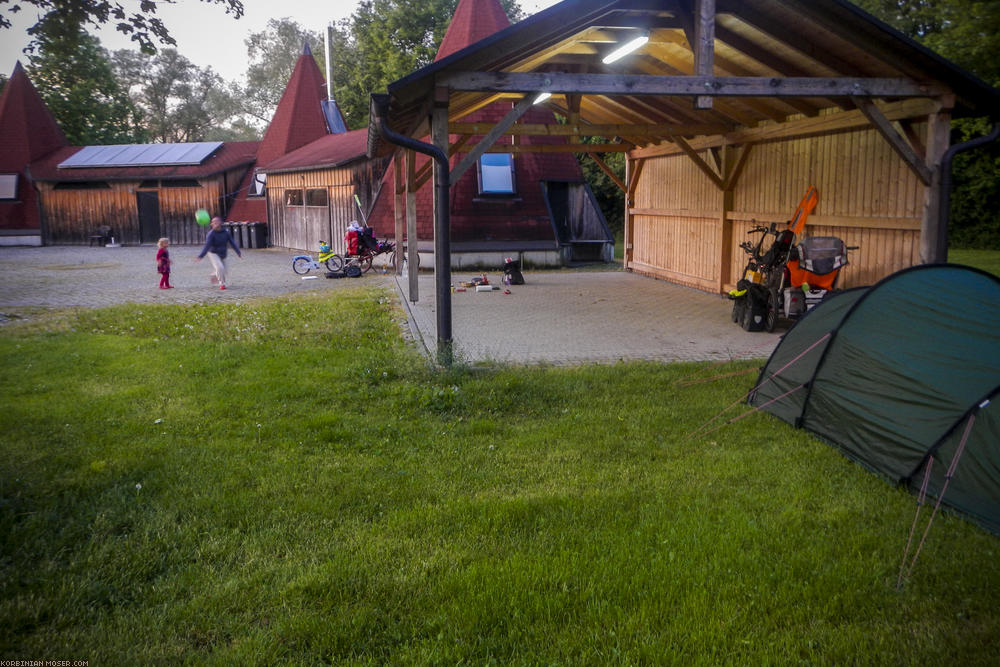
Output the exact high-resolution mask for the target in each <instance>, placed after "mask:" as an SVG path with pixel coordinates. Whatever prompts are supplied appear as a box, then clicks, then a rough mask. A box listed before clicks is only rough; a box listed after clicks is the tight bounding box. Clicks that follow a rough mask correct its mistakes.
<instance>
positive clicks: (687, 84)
mask: <svg viewBox="0 0 1000 667" xmlns="http://www.w3.org/2000/svg"><path fill="white" fill-rule="evenodd" d="M439 83H440V85H443V86H446V87H448V88H450V89H451V90H453V91H466V92H482V93H487V92H493V93H497V92H518V93H533V92H534V93H538V92H542V91H548V92H551V93H581V94H584V95H681V96H697V95H711V96H713V97H838V96H839V97H939V96H942V95H946V94H947V93H948V91H947V90H945V88H944V87H943V86H941V85H940V84H935V83H922V82H918V81H913V80H911V79H904V78H863V77H862V78H858V77H783V78H782V77H739V76H735V77H734V76H650V75H645V74H632V75H615V74H565V73H560V72H542V73H534V72H524V73H517V74H515V73H510V72H456V73H454V74H451V75H447V76H444V77H442V80H441V81H440V82H439Z"/></svg>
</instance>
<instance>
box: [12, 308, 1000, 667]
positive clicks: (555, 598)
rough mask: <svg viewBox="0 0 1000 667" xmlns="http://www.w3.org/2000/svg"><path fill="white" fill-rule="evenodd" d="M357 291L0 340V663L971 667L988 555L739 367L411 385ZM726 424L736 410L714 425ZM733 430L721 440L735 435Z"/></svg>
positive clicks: (990, 590)
mask: <svg viewBox="0 0 1000 667" xmlns="http://www.w3.org/2000/svg"><path fill="white" fill-rule="evenodd" d="M402 319H403V316H402V314H401V313H400V312H399V311H398V309H397V306H396V305H395V301H394V300H392V299H391V298H390V297H389V295H388V294H386V293H384V292H380V291H374V290H368V289H363V288H358V289H354V290H344V291H341V290H338V291H336V292H335V293H332V295H318V296H317V295H300V296H297V297H294V298H292V297H289V298H280V299H272V300H267V301H260V302H257V303H253V304H245V305H216V306H212V305H206V306H199V307H177V306H152V305H147V306H123V307H115V308H109V309H101V310H92V311H79V312H72V313H61V314H57V315H55V316H52V317H50V318H40V319H37V320H32V321H24V322H15V323H10V324H7V325H5V326H4V327H2V328H0V363H2V366H0V367H2V369H3V372H2V375H0V428H2V432H3V434H4V438H3V445H2V447H3V455H2V457H0V590H2V595H0V658H2V659H4V660H9V659H27V660H43V659H59V660H89V661H90V664H91V665H112V664H115V665H119V664H150V663H159V664H163V663H166V664H176V663H186V664H218V665H230V664H247V665H274V664H324V663H351V664H356V663H361V664H366V663H386V662H389V663H400V664H411V663H418V664H425V663H429V664H439V663H451V664H454V663H459V662H468V663H475V664H481V663H504V664H506V663H520V664H536V663H537V664H595V665H596V664H608V663H612V664H678V665H688V664H692V663H694V664H706V665H709V664H710V665H716V664H734V665H756V664H788V663H808V664H934V663H945V662H947V663H950V664H961V665H976V664H979V665H986V664H996V660H997V655H1000V608H998V606H997V591H998V590H1000V557H998V555H1000V542H998V538H997V537H996V536H993V535H990V534H987V533H985V532H983V531H982V530H980V529H979V528H977V527H975V526H973V525H971V524H969V523H967V522H966V521H963V520H961V519H959V518H957V517H955V516H952V515H949V514H945V515H941V516H939V517H938V519H937V520H936V521H935V523H934V526H933V529H932V531H931V533H930V536H929V538H928V539H927V542H926V544H925V545H924V547H923V550H922V552H921V555H920V560H919V562H918V563H917V566H916V569H915V571H914V573H913V576H912V578H911V579H910V580H909V581H908V582H907V583H906V584H905V586H904V587H903V588H902V589H901V590H897V587H896V579H897V573H898V570H899V565H900V560H901V557H902V551H903V547H904V545H905V543H906V539H907V535H908V533H909V530H910V525H911V521H912V519H913V513H914V510H915V500H914V498H913V497H912V496H910V495H909V494H908V493H906V492H905V491H902V490H899V489H896V488H893V487H892V486H890V485H889V484H887V483H886V482H884V481H883V480H882V479H880V478H878V477H876V476H874V475H872V474H870V473H868V472H867V471H865V470H863V469H862V468H860V467H859V466H857V465H855V464H853V463H851V462H849V461H848V460H846V459H845V458H843V457H842V456H841V455H840V454H838V453H837V452H836V451H834V450H833V449H832V448H830V447H828V446H827V445H825V444H822V443H820V442H818V441H816V440H814V439H813V438H811V437H809V436H807V435H806V434H804V433H803V432H800V431H796V430H794V429H792V428H790V427H788V426H786V425H785V424H783V423H781V422H779V421H777V420H776V419H773V418H770V417H768V416H766V415H754V416H752V417H750V418H747V419H744V420H741V421H738V422H736V423H734V424H732V425H729V426H726V427H725V428H723V429H720V430H717V431H714V432H712V433H710V434H708V435H707V436H705V437H702V438H695V439H690V440H686V439H685V436H686V435H687V434H688V433H690V432H691V431H693V430H694V429H696V428H697V427H699V426H700V425H702V424H703V423H705V422H706V421H707V420H709V419H710V418H712V417H713V416H714V415H716V414H717V413H718V412H719V411H720V410H722V409H724V408H725V407H726V406H728V405H730V404H732V403H733V402H734V401H736V400H737V399H738V398H739V397H740V396H741V395H743V394H744V393H745V392H746V391H747V389H748V388H749V386H750V384H751V383H752V382H753V378H754V375H753V374H752V373H751V374H749V375H734V376H731V377H728V378H726V379H722V380H718V381H715V382H707V383H702V384H693V385H689V386H682V385H681V384H678V381H679V380H683V379H685V378H691V377H706V376H712V375H717V374H724V373H733V372H736V371H739V370H748V369H753V368H754V367H755V366H756V365H759V364H754V363H745V362H744V363H734V364H729V365H725V366H721V367H719V366H716V367H712V366H709V365H708V364H702V365H698V364H650V363H629V364H619V365H613V366H581V367H575V368H549V367H532V368H512V367H499V368H492V369H486V370H483V369H468V368H456V369H453V370H449V371H443V370H438V369H433V368H429V367H428V366H427V365H426V363H425V362H424V361H423V359H422V358H421V357H419V356H418V355H416V354H415V353H414V352H413V351H412V350H411V348H410V347H408V346H407V344H406V343H405V342H404V340H403V338H402V336H401V334H400V331H401V327H400V323H401V320H402ZM738 409H740V408H738ZM731 414H735V411H734V412H733V413H731Z"/></svg>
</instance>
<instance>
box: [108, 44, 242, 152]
mask: <svg viewBox="0 0 1000 667" xmlns="http://www.w3.org/2000/svg"><path fill="white" fill-rule="evenodd" d="M112 60H113V63H114V67H115V71H116V72H117V73H118V76H119V78H120V79H121V80H122V81H123V82H124V83H125V84H126V85H127V87H128V90H129V94H130V95H131V97H132V100H133V102H134V103H135V104H136V106H138V107H139V108H140V109H142V111H143V113H144V116H145V119H146V124H145V128H146V132H147V133H148V135H149V138H150V139H151V140H152V141H157V142H165V143H169V142H187V141H207V140H219V137H220V136H221V137H226V136H227V134H228V133H227V128H226V127H225V126H226V124H227V123H229V122H230V121H232V120H233V119H234V117H235V116H238V113H239V110H238V108H237V105H236V102H235V101H234V100H233V98H232V96H231V95H230V94H229V92H228V91H227V89H226V87H225V86H224V85H223V81H222V78H221V77H220V76H219V75H218V74H216V73H215V71H214V70H212V68H211V67H206V68H204V69H202V68H199V67H197V66H196V65H194V64H193V63H192V62H191V61H190V60H188V59H187V58H185V57H184V56H182V55H181V54H179V53H178V52H177V50H176V49H162V50H161V51H160V52H159V53H157V54H156V55H149V54H145V53H140V52H138V51H130V50H128V49H121V50H119V51H115V53H114V55H113V57H112ZM237 127H238V126H237ZM230 129H232V128H230Z"/></svg>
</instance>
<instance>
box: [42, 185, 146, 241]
mask: <svg viewBox="0 0 1000 667" xmlns="http://www.w3.org/2000/svg"><path fill="white" fill-rule="evenodd" d="M135 185H136V184H135V183H112V184H111V189H110V190H55V189H53V188H52V184H51V183H38V189H39V191H40V195H41V196H40V197H39V199H40V202H41V208H42V234H43V236H42V242H43V243H45V244H46V245H54V244H58V245H62V244H84V245H85V244H86V243H87V242H88V237H89V236H90V235H91V234H94V233H95V232H96V231H97V228H98V227H100V226H101V225H108V226H110V227H111V229H112V230H114V233H115V234H116V235H120V234H121V233H122V232H123V231H124V230H126V229H133V228H134V229H136V230H138V224H139V223H138V216H137V213H136V204H135V192H134V190H132V191H130V189H129V188H130V186H131V187H132V188H134V187H135ZM119 230H122V231H119ZM137 233H138V232H137ZM115 240H118V238H116V239H115Z"/></svg>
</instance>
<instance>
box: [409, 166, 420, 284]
mask: <svg viewBox="0 0 1000 667" xmlns="http://www.w3.org/2000/svg"><path fill="white" fill-rule="evenodd" d="M416 178H417V154H416V153H414V152H413V151H412V150H407V151H406V258H407V264H408V267H407V278H408V280H409V288H410V302H411V303H416V302H417V301H419V300H420V290H419V287H418V283H417V267H418V266H420V264H419V261H420V259H419V256H418V255H419V253H418V252H417V190H416V185H415V183H414V181H415V180H416Z"/></svg>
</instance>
